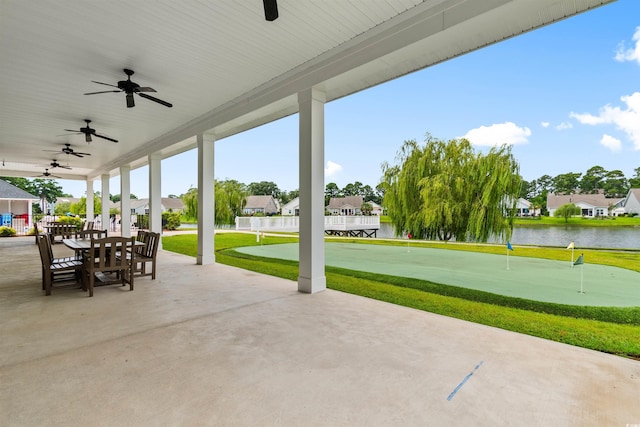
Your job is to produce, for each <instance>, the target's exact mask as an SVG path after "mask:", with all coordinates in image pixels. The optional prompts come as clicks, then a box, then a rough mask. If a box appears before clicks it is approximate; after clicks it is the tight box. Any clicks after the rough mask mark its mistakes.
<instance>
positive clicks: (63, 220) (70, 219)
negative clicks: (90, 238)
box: [58, 216, 82, 230]
mask: <svg viewBox="0 0 640 427" xmlns="http://www.w3.org/2000/svg"><path fill="white" fill-rule="evenodd" d="M58 222H59V223H60V224H71V225H75V226H76V228H77V229H78V230H80V229H81V228H82V218H80V217H75V216H61V217H59V218H58Z"/></svg>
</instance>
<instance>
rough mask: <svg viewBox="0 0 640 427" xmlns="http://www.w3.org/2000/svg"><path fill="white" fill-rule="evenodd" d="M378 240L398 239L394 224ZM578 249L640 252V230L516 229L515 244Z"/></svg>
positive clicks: (386, 225) (384, 225) (382, 230)
mask: <svg viewBox="0 0 640 427" xmlns="http://www.w3.org/2000/svg"><path fill="white" fill-rule="evenodd" d="M377 237H379V238H395V237H396V236H395V229H394V227H393V225H392V224H389V223H382V224H380V230H378V233H377ZM571 242H575V246H576V248H618V249H640V227H560V226H554V227H539V226H538V227H522V226H518V227H515V228H514V230H513V236H512V237H511V243H513V244H515V245H541V246H560V247H566V246H567V245H568V244H569V243H571Z"/></svg>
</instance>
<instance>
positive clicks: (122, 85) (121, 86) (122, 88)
mask: <svg viewBox="0 0 640 427" xmlns="http://www.w3.org/2000/svg"><path fill="white" fill-rule="evenodd" d="M123 71H124V73H125V74H126V75H127V80H120V81H119V82H118V84H117V85H112V84H110V83H102V82H97V81H95V80H91V81H92V82H94V83H97V84H99V85H105V86H112V87H117V88H118V90H104V91H101V92H89V93H85V95H95V94H98V93H110V92H114V93H115V92H124V93H126V94H127V108H131V107H135V105H136V104H135V102H134V100H133V94H134V93H137V94H138V95H139V96H141V97H143V98H146V99H148V100H150V101H154V102H157V103H158V104H162V105H164V106H165V107H169V108H171V107H173V104H170V103H168V102H167V101H163V100H162V99H158V98H155V97H153V96H151V95H147V94H146V93H144V92H155V91H156V90H155V89H153V88H150V87H143V86H140V85H139V84H138V83H135V82H132V81H131V76H132V75H133V70H129V69H127V68H125V69H124V70H123ZM87 127H88V125H87ZM96 136H97V135H96Z"/></svg>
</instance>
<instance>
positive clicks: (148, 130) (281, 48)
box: [0, 0, 615, 179]
mask: <svg viewBox="0 0 640 427" xmlns="http://www.w3.org/2000/svg"><path fill="white" fill-rule="evenodd" d="M611 1H615V0H482V1H478V0H424V1H420V0H366V1H365V0H325V1H318V0H278V8H279V12H280V17H279V18H278V19H277V20H276V21H273V22H267V21H266V20H265V19H264V12H263V5H262V1H260V0H236V1H223V0H218V1H214V0H210V1H204V0H203V1H196V0H184V1H180V2H176V1H171V0H165V1H153V2H149V1H142V0H129V1H126V2H124V1H85V0H57V1H43V0H30V1H24V0H3V1H2V2H0V160H1V161H3V164H4V166H0V176H27V177H33V176H35V175H38V174H41V173H42V172H43V171H44V169H45V168H46V167H48V165H49V163H50V162H51V161H52V160H53V159H56V160H57V161H58V162H60V163H62V164H67V162H68V164H69V166H71V167H72V169H71V170H63V169H55V170H52V171H51V172H53V173H55V174H56V175H58V176H60V177H63V178H67V179H95V178H99V177H100V175H101V174H104V173H107V174H110V175H112V176H113V175H117V174H118V168H119V167H120V166H123V165H130V166H132V167H133V168H136V167H139V166H142V165H144V164H146V163H147V155H148V154H150V153H152V152H161V153H162V156H163V157H164V158H166V157H169V156H172V155H174V154H177V153H180V152H183V151H186V150H189V149H191V148H193V147H195V134H197V133H201V132H204V133H211V134H213V135H215V137H216V138H217V139H218V140H219V139H223V138H225V137H227V136H230V135H233V134H236V133H239V132H242V131H244V130H247V129H250V128H252V127H255V126H259V125H261V124H264V123H268V122H270V121H273V120H276V119H278V118H281V117H284V116H287V115H290V114H293V113H296V112H297V97H296V94H297V93H298V92H299V91H301V90H304V89H306V88H309V87H317V88H320V89H321V90H324V91H325V92H326V98H327V101H331V100H334V99H336V98H340V97H343V96H347V95H349V94H352V93H354V92H357V91H360V90H363V89H366V88H368V87H371V86H374V85H376V84H379V83H381V82H384V81H388V80H391V79H394V78H396V77H399V76H402V75H405V74H407V73H410V72H412V71H415V70H419V69H422V68H425V67H428V66H430V65H433V64H436V63H439V62H442V61H445V60H447V59H451V58H454V57H456V56H459V55H462V54H464V53H466V52H470V51H473V50H475V49H478V48H481V47H483V46H486V45H488V44H491V43H495V42H497V41H500V40H504V39H506V38H509V37H512V36H515V35H518V34H521V33H523V32H526V31H529V30H532V29H535V28H538V27H540V26H543V25H546V24H549V23H552V22H555V21H557V20H560V19H564V18H566V17H569V16H572V15H575V14H577V13H580V12H583V11H587V10H589V9H591V8H594V7H598V6H601V5H603V4H606V3H610V2H611ZM123 68H129V69H133V70H134V71H135V75H134V76H132V80H133V81H135V82H137V83H139V84H140V85H141V86H151V87H153V88H154V89H156V90H157V93H155V94H152V95H153V96H156V97H158V98H160V99H163V100H166V101H169V102H171V103H173V105H174V107H173V108H167V107H164V106H162V105H159V104H156V103H154V102H151V101H149V100H145V99H142V98H140V97H138V96H137V95H136V98H135V101H136V106H135V107H134V108H126V104H125V96H124V94H123V93H106V94H100V95H91V96H85V95H83V94H84V93H85V92H95V91H100V90H108V89H109V87H108V86H101V85H98V84H95V83H92V82H91V81H92V80H96V81H100V82H106V83H112V84H116V82H117V81H119V80H125V79H126V76H125V74H124V73H123V71H122V69H123ZM84 119H91V120H92V123H91V126H92V127H93V128H94V129H96V130H97V132H98V133H101V134H104V135H107V136H109V137H111V138H115V139H118V140H119V141H120V142H119V143H117V144H114V143H111V142H108V141H105V140H102V139H99V138H95V137H94V138H93V142H91V143H90V144H87V143H86V142H85V141H84V135H70V136H69V135H66V136H58V135H61V134H65V133H67V132H65V131H64V129H79V128H80V127H83V126H84V125H85V123H84ZM65 143H70V144H71V146H72V148H73V149H74V150H76V151H81V152H88V153H91V156H87V157H84V158H77V157H74V156H67V155H64V154H56V153H54V152H48V151H44V150H61V149H62V147H63V145H64V144H65Z"/></svg>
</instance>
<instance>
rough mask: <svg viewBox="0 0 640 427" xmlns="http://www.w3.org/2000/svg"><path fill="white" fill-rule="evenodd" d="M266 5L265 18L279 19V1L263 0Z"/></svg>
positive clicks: (270, 19) (268, 19)
mask: <svg viewBox="0 0 640 427" xmlns="http://www.w3.org/2000/svg"><path fill="white" fill-rule="evenodd" d="M262 4H263V5H264V19H266V20H267V21H269V22H271V21H275V20H276V19H278V3H277V1H276V0H262Z"/></svg>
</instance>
